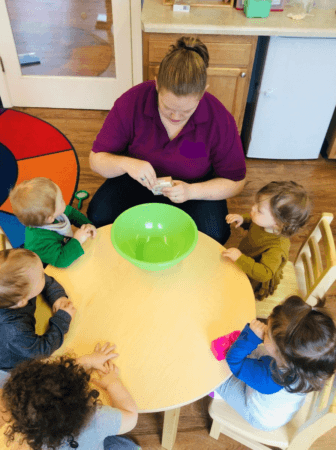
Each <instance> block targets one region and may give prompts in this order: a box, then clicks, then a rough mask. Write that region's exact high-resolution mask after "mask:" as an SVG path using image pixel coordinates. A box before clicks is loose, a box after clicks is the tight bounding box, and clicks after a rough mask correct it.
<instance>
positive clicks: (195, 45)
mask: <svg viewBox="0 0 336 450" xmlns="http://www.w3.org/2000/svg"><path fill="white" fill-rule="evenodd" d="M176 49H178V50H180V49H185V50H190V51H194V52H195V53H197V54H198V55H200V57H201V58H202V59H203V61H204V64H205V67H208V66H209V52H208V49H207V48H206V45H204V44H203V42H202V41H201V40H199V39H198V38H195V37H187V36H182V37H181V38H180V39H179V40H178V41H177V42H176Z"/></svg>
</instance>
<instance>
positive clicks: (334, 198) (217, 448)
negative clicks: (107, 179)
mask: <svg viewBox="0 0 336 450" xmlns="http://www.w3.org/2000/svg"><path fill="white" fill-rule="evenodd" d="M15 109H16V110H18V111H23V112H27V113H29V114H31V115H33V116H36V117H39V118H40V119H43V120H45V121H47V122H49V123H50V124H52V125H54V126H55V127H56V128H58V129H59V130H60V131H61V132H62V133H63V134H64V135H65V136H66V137H67V138H68V139H69V140H70V141H71V143H72V145H73V146H74V148H75V150H76V153H77V155H78V160H79V164H80V169H81V170H80V179H79V184H78V189H85V190H87V191H88V192H89V193H90V195H91V196H92V195H93V194H94V193H95V192H96V190H97V189H98V187H99V186H100V185H101V184H102V183H103V181H104V178H103V177H101V176H99V175H97V174H95V173H93V172H92V171H91V169H90V167H89V161H88V155H89V153H90V150H91V147H92V143H93V141H94V140H95V138H96V135H97V134H98V132H99V130H100V128H101V126H102V124H103V122H104V120H105V117H106V116H107V114H108V111H82V110H65V109H44V108H15ZM276 180H293V181H296V182H298V183H300V184H303V185H304V186H305V188H306V189H307V190H308V192H309V193H310V195H311V198H312V201H313V204H314V208H313V213H312V218H311V221H310V222H309V224H308V225H307V226H306V227H305V228H304V229H303V230H301V231H300V232H299V233H298V234H297V235H296V236H294V237H293V238H292V239H291V242H292V245H291V250H290V260H291V261H293V260H294V258H295V256H296V254H297V252H298V249H299V247H300V245H301V242H302V241H303V240H304V239H305V238H306V237H307V235H308V234H309V233H310V231H311V230H312V228H313V227H314V223H315V222H317V220H318V217H319V215H320V214H321V213H322V212H331V213H333V214H334V215H335V216H336V189H335V185H336V182H335V180H336V160H326V159H323V158H319V159H316V160H307V161H295V160H293V161H275V160H258V159H249V158H248V159H247V183H246V186H245V188H244V190H243V192H242V193H241V194H240V195H239V196H237V197H235V198H233V199H229V201H228V205H229V209H230V211H231V212H233V213H234V212H237V213H244V212H248V211H249V210H250V208H251V205H252V203H253V200H254V196H255V194H256V192H257V191H258V190H259V189H260V188H261V187H262V186H264V185H265V184H267V183H268V182H270V181H276ZM88 203H89V201H88V200H85V201H84V202H83V209H82V212H83V213H84V214H85V213H86V210H87V206H88ZM73 206H74V207H76V206H77V200H75V201H74V203H73ZM331 227H332V231H333V235H334V236H336V217H335V219H334V221H333V222H332V224H331ZM240 239H241V236H240V234H239V231H238V230H234V229H233V231H232V236H231V238H230V240H229V241H228V243H227V244H226V246H227V247H232V246H236V245H238V243H239V240H240ZM327 299H328V302H327V305H328V306H329V307H330V309H331V310H332V311H333V313H334V314H335V318H336V287H335V285H334V286H333V287H332V288H331V289H330V291H329V293H328V296H327ZM208 405H209V397H205V398H203V399H201V400H199V401H197V402H195V403H193V404H191V405H188V406H184V407H183V408H182V409H181V415H180V420H179V427H178V432H177V440H176V444H175V446H174V450H248V448H247V447H245V446H243V445H241V444H239V443H237V442H236V441H234V440H232V439H230V438H229V437H227V436H224V435H223V434H221V435H220V438H219V440H218V441H216V440H214V439H212V438H210V436H209V430H210V423H211V419H210V417H209V415H208ZM162 424H163V413H156V414H140V416H139V421H138V424H137V426H136V428H135V429H134V430H133V431H132V432H131V433H129V436H132V437H134V438H135V439H136V440H137V442H138V443H139V445H141V447H142V448H143V449H144V450H161V449H162V447H161V434H162ZM335 442H336V428H334V429H333V430H331V431H330V432H329V433H326V434H325V435H324V436H323V437H321V438H320V439H319V440H317V441H316V442H315V443H314V445H313V446H312V447H311V450H334V449H335Z"/></svg>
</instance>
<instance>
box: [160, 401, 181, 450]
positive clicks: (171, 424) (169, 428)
mask: <svg viewBox="0 0 336 450" xmlns="http://www.w3.org/2000/svg"><path fill="white" fill-rule="evenodd" d="M180 411H181V408H176V409H170V410H169V411H165V414H164V419H163V432H162V447H163V448H165V449H167V450H172V448H173V446H174V444H175V440H176V433H177V426H178V421H179V417H180Z"/></svg>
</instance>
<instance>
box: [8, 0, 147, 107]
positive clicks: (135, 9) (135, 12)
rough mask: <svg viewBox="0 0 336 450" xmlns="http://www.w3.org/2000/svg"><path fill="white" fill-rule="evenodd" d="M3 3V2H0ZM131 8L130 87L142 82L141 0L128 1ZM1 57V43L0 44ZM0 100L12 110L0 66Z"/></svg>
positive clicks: (11, 103)
mask: <svg viewBox="0 0 336 450" xmlns="http://www.w3.org/2000/svg"><path fill="white" fill-rule="evenodd" d="M0 1H4V0H0ZM129 2H130V8H131V46H132V85H133V86H134V85H136V84H139V83H141V82H142V81H143V76H142V75H143V74H142V33H141V0H129ZM0 57H1V43H0ZM0 100H1V102H2V104H3V107H4V108H12V107H13V106H14V105H13V102H12V99H11V97H10V91H9V89H8V85H7V80H6V72H5V73H4V72H3V71H2V68H1V64H0Z"/></svg>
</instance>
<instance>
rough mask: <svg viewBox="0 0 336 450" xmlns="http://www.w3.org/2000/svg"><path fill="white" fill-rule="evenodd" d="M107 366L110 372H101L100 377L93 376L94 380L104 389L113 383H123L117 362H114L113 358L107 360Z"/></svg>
mask: <svg viewBox="0 0 336 450" xmlns="http://www.w3.org/2000/svg"><path fill="white" fill-rule="evenodd" d="M105 367H106V369H107V370H108V372H107V373H106V374H100V377H99V378H93V379H92V381H93V382H94V383H96V384H97V385H98V386H99V387H101V388H103V389H107V388H108V386H109V385H111V384H116V383H118V384H122V382H121V380H120V379H119V377H118V375H119V368H118V367H117V366H116V365H115V364H113V362H112V361H111V360H109V361H107V362H106V364H105Z"/></svg>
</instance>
